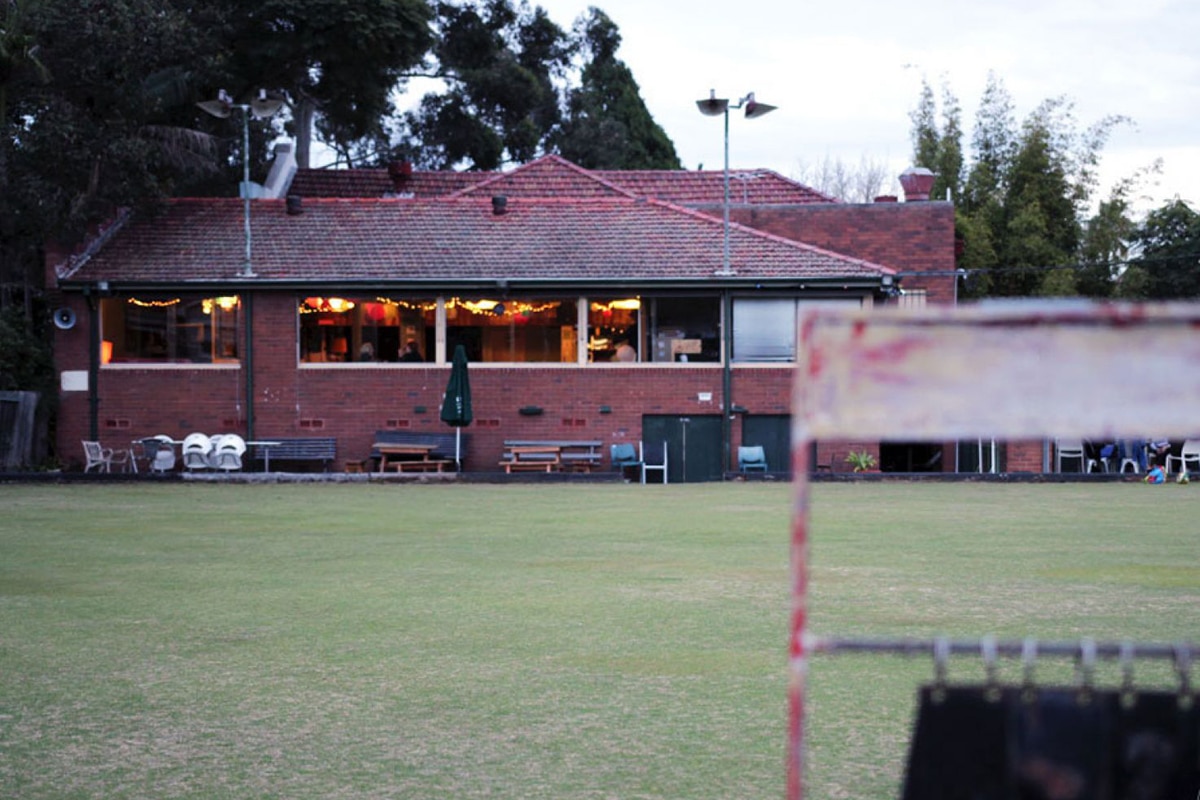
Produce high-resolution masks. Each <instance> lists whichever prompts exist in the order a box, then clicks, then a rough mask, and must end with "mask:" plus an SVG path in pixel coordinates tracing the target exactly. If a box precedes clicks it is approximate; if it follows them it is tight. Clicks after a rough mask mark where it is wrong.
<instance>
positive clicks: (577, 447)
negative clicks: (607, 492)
mask: <svg viewBox="0 0 1200 800" xmlns="http://www.w3.org/2000/svg"><path fill="white" fill-rule="evenodd" d="M603 446H604V443H603V442H599V441H577V440H565V439H560V440H546V441H539V440H530V439H511V440H509V441H506V442H505V443H504V448H505V455H504V461H501V462H500V463H501V465H504V464H505V463H507V462H508V461H509V460H510V454H511V452H512V450H513V448H535V449H534V450H531V451H530V452H531V453H536V452H537V450H536V448H542V449H543V450H545V451H549V450H557V452H558V462H557V463H558V468H560V469H566V470H569V471H576V472H591V471H592V470H593V469H598V468H599V467H600V465H601V464H602V462H603V454H602V452H603V451H602V448H603ZM505 471H506V472H507V471H509V470H505Z"/></svg>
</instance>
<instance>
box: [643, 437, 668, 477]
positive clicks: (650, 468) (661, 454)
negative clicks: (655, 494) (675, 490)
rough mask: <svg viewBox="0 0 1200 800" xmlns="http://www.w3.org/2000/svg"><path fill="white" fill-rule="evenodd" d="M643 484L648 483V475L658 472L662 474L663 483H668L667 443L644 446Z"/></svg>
mask: <svg viewBox="0 0 1200 800" xmlns="http://www.w3.org/2000/svg"><path fill="white" fill-rule="evenodd" d="M641 448H642V483H645V482H646V473H647V472H654V471H658V472H661V473H662V482H663V483H664V484H665V483H666V482H667V443H666V442H654V443H652V444H650V445H646V444H642V445H641Z"/></svg>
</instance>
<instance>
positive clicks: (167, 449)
mask: <svg viewBox="0 0 1200 800" xmlns="http://www.w3.org/2000/svg"><path fill="white" fill-rule="evenodd" d="M143 441H144V442H145V444H146V448H147V454H148V455H149V456H150V471H151V472H170V471H171V470H173V469H175V444H174V442H173V441H172V440H171V437H170V436H167V435H166V434H165V433H160V434H159V435H158V436H153V437H151V438H149V439H145V440H143Z"/></svg>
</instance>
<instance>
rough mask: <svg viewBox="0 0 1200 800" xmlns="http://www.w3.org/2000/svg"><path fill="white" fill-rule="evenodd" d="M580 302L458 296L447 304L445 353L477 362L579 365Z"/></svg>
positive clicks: (569, 299) (554, 299)
mask: <svg viewBox="0 0 1200 800" xmlns="http://www.w3.org/2000/svg"><path fill="white" fill-rule="evenodd" d="M577 308H578V306H577V301H576V299H575V298H573V297H572V298H546V299H538V298H503V299H497V298H487V297H469V298H466V297H453V298H450V299H449V300H447V301H446V352H447V353H448V354H453V353H454V349H455V347H456V346H457V345H460V344H461V345H462V346H463V347H464V348H465V349H466V351H467V358H468V359H469V360H470V361H472V362H483V363H497V362H501V363H502V362H512V363H574V362H575V361H576V358H577V357H576V348H577V347H578V337H579V330H578V325H577V319H578V316H579V314H578V311H577Z"/></svg>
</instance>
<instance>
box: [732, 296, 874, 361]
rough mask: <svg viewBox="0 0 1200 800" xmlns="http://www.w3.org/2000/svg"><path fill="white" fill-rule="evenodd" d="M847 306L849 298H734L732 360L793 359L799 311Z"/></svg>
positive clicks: (850, 300) (853, 300)
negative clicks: (831, 306) (809, 308)
mask: <svg viewBox="0 0 1200 800" xmlns="http://www.w3.org/2000/svg"><path fill="white" fill-rule="evenodd" d="M847 303H849V304H852V305H854V306H859V305H861V304H862V301H861V300H859V299H858V298H853V299H833V298H830V299H823V300H799V299H797V298H794V297H779V298H759V297H755V298H734V301H733V359H734V361H739V362H743V363H746V362H756V361H757V362H783V361H795V360H796V319H797V316H798V314H799V311H800V309H803V308H808V307H810V306H830V305H841V306H845V305H846V304H847Z"/></svg>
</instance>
